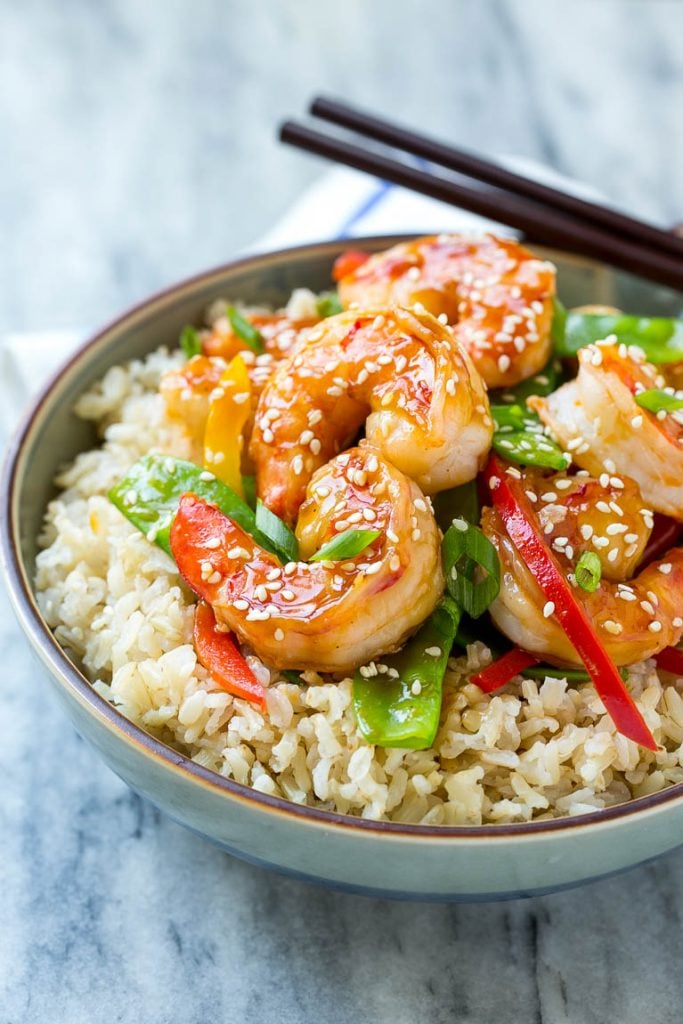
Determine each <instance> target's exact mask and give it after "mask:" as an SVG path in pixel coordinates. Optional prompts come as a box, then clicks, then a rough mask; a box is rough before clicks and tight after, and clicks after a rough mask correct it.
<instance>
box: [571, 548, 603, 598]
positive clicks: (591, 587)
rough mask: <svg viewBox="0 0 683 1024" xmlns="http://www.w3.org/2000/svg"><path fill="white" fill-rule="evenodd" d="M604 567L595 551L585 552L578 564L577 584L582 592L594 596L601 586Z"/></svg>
mask: <svg viewBox="0 0 683 1024" xmlns="http://www.w3.org/2000/svg"><path fill="white" fill-rule="evenodd" d="M601 576H602V566H601V564H600V559H599V558H598V556H597V555H596V554H595V552H594V551H584V553H583V554H582V555H581V558H580V559H579V560H578V562H577V564H576V582H577V583H578V584H579V586H580V587H581V589H582V590H585V591H587V593H589V594H592V593H593V592H594V591H595V590H597V589H598V587H599V586H600V577H601Z"/></svg>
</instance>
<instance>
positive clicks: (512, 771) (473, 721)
mask: <svg viewBox="0 0 683 1024" xmlns="http://www.w3.org/2000/svg"><path fill="white" fill-rule="evenodd" d="M305 298H306V296H302V295H299V296H297V302H299V304H301V303H303V301H304V299H305ZM215 315H218V316H220V315H221V310H220V309H216V311H215ZM182 361H183V359H182V356H181V355H180V353H178V352H175V353H169V352H168V350H166V349H163V348H162V349H160V350H159V351H157V352H155V353H153V354H152V355H150V356H149V357H148V358H147V359H145V360H144V361H134V362H132V363H130V364H129V365H127V366H125V367H120V366H119V367H114V368H112V369H111V370H109V372H108V373H107V374H106V376H105V377H104V379H103V380H102V381H101V382H100V383H99V384H98V385H97V386H96V387H94V388H93V389H92V390H90V391H89V392H88V393H87V394H85V395H84V396H83V397H82V398H81V400H80V401H79V403H78V406H77V412H78V415H79V416H81V417H83V418H84V419H87V420H93V421H95V422H96V423H97V424H98V427H99V429H100V431H101V432H102V435H103V444H102V447H100V448H97V449H95V450H93V451H89V452H85V453H83V454H81V455H79V456H78V458H77V459H76V460H75V462H74V463H73V465H71V466H70V467H68V468H67V469H66V470H65V471H64V472H63V473H62V474H61V475H60V477H59V478H58V481H57V483H58V485H59V487H60V488H63V491H62V493H61V494H60V495H59V497H58V498H57V499H55V500H54V501H53V502H51V504H50V506H49V508H48V511H47V516H46V525H45V530H44V534H43V537H42V538H41V544H42V546H43V548H44V550H43V551H41V553H40V554H39V556H38V560H37V575H36V586H37V591H38V601H39V604H40V607H41V610H42V612H43V614H44V616H45V618H46V620H47V622H48V624H49V625H50V627H51V628H52V629H53V630H54V632H55V636H56V637H57V639H58V641H59V642H60V644H62V645H63V647H64V648H65V649H66V650H67V651H68V652H69V653H70V654H71V655H72V656H73V657H74V658H76V659H77V660H79V661H80V663H81V664H82V665H83V667H84V669H85V671H86V672H87V673H88V675H89V677H90V679H91V680H92V683H93V686H94V688H95V689H96V690H97V692H98V693H99V694H101V695H102V696H103V697H105V698H106V699H107V700H108V701H111V703H112V704H114V705H116V706H117V707H118V708H119V709H120V710H121V711H122V712H123V714H125V715H126V716H127V717H128V718H130V719H131V720H132V721H134V722H137V723H138V724H139V725H140V726H142V727H143V728H144V729H146V730H147V731H148V732H150V733H152V734H153V735H155V736H157V737H159V739H161V740H163V741H164V742H166V743H168V744H170V745H171V746H173V747H174V748H176V749H177V750H180V751H183V752H184V753H186V754H187V755H188V756H189V757H191V758H192V759H193V760H194V761H196V762H197V763H198V764H201V765H203V766H204V767H206V768H209V769H211V770H212V771H215V772H218V773H219V774H221V775H223V776H226V777H229V778H232V779H235V780H237V781H238V782H240V783H244V784H245V785H249V786H252V787H253V788H254V789H257V790H259V791H260V792H262V793H268V794H272V795H274V796H282V797H285V798H286V799H288V800H292V801H294V802H295V803H299V804H314V805H316V806H318V807H322V808H326V809H328V810H336V811H340V812H342V813H346V814H351V815H357V816H361V817H364V818H373V819H386V820H391V821H400V822H413V823H422V824H429V825H479V824H481V823H483V822H496V823H500V822H520V821H530V820H532V819H535V820H540V819H544V818H554V817H558V816H561V815H576V814H583V813H585V812H589V811H594V810H596V809H598V808H602V807H607V806H611V805H613V804H618V803H621V802H623V801H625V800H629V799H631V798H632V797H638V796H643V795H644V794H647V793H653V792H656V791H658V790H661V789H663V788H664V787H666V786H670V785H672V784H673V783H675V782H682V781H683V679H677V680H672V678H671V677H670V676H666V675H665V676H663V677H662V678H660V677H659V675H658V673H657V671H656V669H655V665H654V662H653V661H651V660H650V661H646V662H643V663H642V664H639V665H636V666H634V667H633V668H631V669H630V672H629V685H630V688H631V691H632V693H633V695H634V697H635V698H636V700H637V703H638V705H639V706H640V708H641V710H642V712H643V715H644V717H645V720H646V722H647V724H648V726H649V728H650V729H651V731H652V733H653V735H654V737H655V739H656V740H657V741H658V743H659V744H661V745H662V747H663V748H664V749H660V750H658V751H657V752H656V753H653V752H651V751H649V750H645V749H643V748H639V747H638V746H637V745H636V744H635V743H633V742H631V741H630V740H627V739H625V738H624V737H623V736H620V735H618V734H616V733H615V730H614V726H613V724H612V722H611V720H610V718H609V717H608V716H607V715H606V713H605V709H604V706H603V704H602V702H601V700H600V699H599V698H598V697H597V695H596V693H595V690H594V689H593V687H592V685H590V684H582V685H579V686H568V685H567V682H566V680H563V679H555V678H546V679H545V681H544V682H543V683H540V684H539V683H537V682H535V681H532V680H528V679H525V680H522V681H520V680H517V681H516V682H515V683H513V684H511V685H510V686H508V687H507V688H506V689H505V690H504V691H502V692H498V693H496V694H495V695H492V696H491V695H486V694H484V693H482V691H481V690H480V689H479V688H478V687H477V686H474V685H473V684H471V683H469V682H468V676H469V675H470V674H471V673H472V672H474V671H476V670H477V669H478V668H480V667H482V666H483V665H486V664H487V663H488V662H489V661H490V657H491V655H490V652H489V650H488V649H487V648H486V647H485V646H484V645H483V644H481V643H476V644H473V645H472V646H470V647H469V648H468V649H467V654H466V656H462V657H458V658H452V659H451V660H450V662H449V670H448V673H447V678H446V683H445V695H444V703H443V713H442V720H441V727H440V729H439V733H438V736H437V738H436V742H435V744H434V747H433V748H432V749H431V750H418V751H409V750H396V749H393V750H390V749H383V748H380V747H372V746H368V745H367V744H366V743H365V742H364V741H363V739H362V737H361V736H360V735H359V734H358V732H357V730H356V726H355V721H354V715H353V709H352V706H351V680H350V679H344V680H342V681H341V682H337V681H334V680H332V679H330V678H329V677H322V676H319V675H317V674H316V673H312V672H308V673H305V674H304V679H305V682H306V684H307V685H305V686H298V685H295V684H292V683H290V682H287V681H284V680H283V679H282V678H281V677H280V676H279V674H278V673H277V672H276V671H271V670H269V669H268V667H267V666H266V665H264V664H263V663H262V662H261V661H260V660H259V659H258V658H257V657H255V656H254V655H247V660H248V661H249V663H250V665H251V667H252V669H253V670H254V672H255V673H256V675H257V677H258V679H259V680H260V681H261V682H262V683H263V685H264V686H265V687H267V714H262V713H261V712H260V711H259V710H258V709H257V708H256V707H254V706H253V705H252V704H249V703H248V702H247V701H244V700H240V699H238V698H233V697H231V696H230V695H229V694H227V693H225V691H224V690H223V689H221V687H220V686H219V685H218V684H217V683H216V682H215V681H214V679H213V678H212V677H211V675H210V674H209V673H208V672H207V671H206V669H204V668H203V667H202V666H201V665H200V664H199V663H198V661H197V657H196V654H195V651H194V648H193V645H192V623H193V602H194V597H193V595H192V594H191V593H190V592H189V591H188V589H187V588H186V587H185V586H184V584H183V583H182V582H181V580H180V578H179V576H178V573H177V571H176V569H175V565H174V563H173V562H172V560H171V559H170V558H168V557H167V556H166V555H165V554H164V552H163V551H161V550H160V549H159V548H157V547H156V546H155V545H154V544H151V543H150V542H149V541H147V539H146V538H145V537H144V536H143V535H142V534H141V533H139V532H138V530H136V529H135V527H133V526H132V525H131V524H130V523H129V522H128V521H127V520H126V519H125V518H124V516H123V515H121V513H120V512H119V511H118V510H117V509H116V508H115V507H114V506H113V505H112V504H111V503H110V502H109V501H108V499H107V497H106V492H107V490H108V488H109V487H111V486H112V485H113V484H114V483H116V482H117V481H118V480H119V479H120V478H121V477H122V476H123V475H124V474H125V473H126V472H127V470H128V469H129V467H130V466H131V464H132V463H133V462H135V461H136V460H137V459H138V458H139V457H140V456H141V455H143V454H145V453H146V452H149V451H158V452H163V453H168V454H173V455H175V456H178V457H180V458H188V457H190V444H189V442H188V440H187V438H186V436H185V434H184V432H183V430H182V428H181V427H180V426H178V425H176V424H175V423H174V422H172V421H170V420H169V419H167V418H166V416H165V414H164V407H163V403H162V400H161V398H160V397H159V395H158V394H157V390H156V389H157V387H158V383H159V378H160V375H161V374H162V373H163V372H164V371H165V370H167V369H169V368H171V367H175V366H178V365H180V364H181V363H182Z"/></svg>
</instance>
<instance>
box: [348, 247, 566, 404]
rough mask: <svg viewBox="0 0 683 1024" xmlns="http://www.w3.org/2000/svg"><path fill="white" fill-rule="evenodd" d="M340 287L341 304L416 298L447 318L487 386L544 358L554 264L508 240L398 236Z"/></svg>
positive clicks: (517, 375) (529, 370) (505, 383)
mask: <svg viewBox="0 0 683 1024" xmlns="http://www.w3.org/2000/svg"><path fill="white" fill-rule="evenodd" d="M341 259H342V258H341V257H340V261H341ZM340 265H341V268H342V270H343V263H341V262H340ZM338 288H339V297H340V299H341V302H342V305H344V306H345V307H350V306H352V305H354V304H355V305H358V306H381V305H388V304H390V303H398V304H400V305H401V306H412V305H413V304H414V303H416V302H420V303H422V305H423V306H425V308H426V309H428V310H429V312H430V313H433V314H434V316H440V317H442V318H445V319H446V321H447V322H448V323H449V324H453V325H454V326H453V333H454V335H455V337H456V338H457V340H458V341H459V342H461V344H462V345H464V346H465V348H466V349H467V351H468V352H469V354H470V356H471V357H472V361H473V362H474V365H475V366H476V368H477V369H478V370H479V372H480V374H481V375H482V377H483V378H484V380H485V381H486V384H487V386H488V387H489V388H500V387H509V386H511V385H513V384H517V383H519V381H521V380H525V379H526V378H527V377H531V376H533V375H534V374H535V373H538V372H539V371H540V370H541V369H542V368H543V367H544V366H545V364H546V363H547V362H548V359H549V358H550V348H551V339H550V324H551V320H552V315H553V304H552V299H553V296H554V294H555V268H554V267H553V266H552V264H551V263H547V262H546V261H545V260H541V259H538V257H536V256H534V255H533V253H531V252H529V250H528V249H525V248H524V247H523V246H521V245H519V243H518V242H515V241H514V240H512V239H503V238H496V237H495V236H494V235H485V236H483V238H476V239H473V238H467V237H465V236H461V235H433V236H430V237H426V238H419V239H417V240H416V241H413V242H403V243H402V244H400V245H395V246H394V247H393V248H391V249H388V250H387V251H386V252H382V253H377V254H376V255H374V256H371V257H370V258H369V259H368V260H366V261H365V262H363V263H362V264H361V265H360V266H358V267H357V269H355V270H353V271H352V272H351V273H349V274H347V275H346V276H344V277H342V278H341V279H340V280H339V284H338Z"/></svg>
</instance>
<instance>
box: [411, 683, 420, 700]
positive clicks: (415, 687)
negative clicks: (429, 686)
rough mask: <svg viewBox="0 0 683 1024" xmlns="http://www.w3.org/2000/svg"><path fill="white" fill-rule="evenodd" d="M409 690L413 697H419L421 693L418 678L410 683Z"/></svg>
mask: <svg viewBox="0 0 683 1024" xmlns="http://www.w3.org/2000/svg"><path fill="white" fill-rule="evenodd" d="M410 692H411V693H412V694H413V696H415V697H419V695H420V694H421V693H422V683H421V682H420V681H419V679H416V680H415V682H414V683H413V684H412V686H411V687H410Z"/></svg>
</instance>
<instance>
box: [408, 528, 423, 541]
mask: <svg viewBox="0 0 683 1024" xmlns="http://www.w3.org/2000/svg"><path fill="white" fill-rule="evenodd" d="M421 536H422V531H421V530H420V529H419V527H417V526H416V527H415V529H414V530H413V532H412V533H411V535H410V539H411V540H414V541H418V540H419V539H420V537H421Z"/></svg>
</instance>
